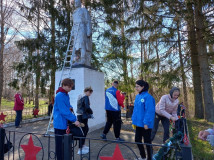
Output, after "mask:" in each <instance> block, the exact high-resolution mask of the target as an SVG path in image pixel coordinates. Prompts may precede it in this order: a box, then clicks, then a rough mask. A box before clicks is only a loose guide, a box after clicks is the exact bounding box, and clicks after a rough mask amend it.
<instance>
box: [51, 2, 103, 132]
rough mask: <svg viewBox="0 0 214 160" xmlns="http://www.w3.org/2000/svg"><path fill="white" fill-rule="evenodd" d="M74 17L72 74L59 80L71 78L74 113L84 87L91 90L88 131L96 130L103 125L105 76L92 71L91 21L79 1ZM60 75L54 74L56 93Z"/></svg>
mask: <svg viewBox="0 0 214 160" xmlns="http://www.w3.org/2000/svg"><path fill="white" fill-rule="evenodd" d="M75 7H76V9H75V11H74V13H73V26H72V32H71V36H72V38H73V41H72V46H73V50H72V58H71V64H72V67H71V70H70V69H67V70H64V72H63V75H62V79H64V78H71V79H73V80H74V84H75V87H74V89H73V90H71V92H69V96H70V103H71V105H72V106H73V108H74V112H75V113H76V109H77V99H78V96H79V95H80V94H82V93H83V91H84V89H85V87H89V86H91V87H92V89H93V90H94V91H93V94H92V95H91V96H90V103H91V105H90V106H91V108H92V110H93V113H94V114H93V115H94V119H89V122H88V124H89V128H90V131H93V130H95V129H99V128H101V127H103V126H104V125H105V109H104V108H105V88H104V74H103V73H102V72H99V71H97V70H96V69H93V68H92V67H91V53H92V27H91V18H90V15H89V12H88V11H87V9H86V8H84V7H81V2H80V0H75ZM61 73H62V71H57V72H56V80H55V89H56V90H57V88H58V85H59V81H60V79H61Z"/></svg>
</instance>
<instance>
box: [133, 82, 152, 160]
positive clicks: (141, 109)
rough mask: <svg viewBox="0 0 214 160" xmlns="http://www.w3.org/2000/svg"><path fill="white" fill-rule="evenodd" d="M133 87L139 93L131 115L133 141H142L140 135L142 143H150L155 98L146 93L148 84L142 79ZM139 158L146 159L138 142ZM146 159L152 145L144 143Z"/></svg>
mask: <svg viewBox="0 0 214 160" xmlns="http://www.w3.org/2000/svg"><path fill="white" fill-rule="evenodd" d="M135 88H136V90H137V92H138V93H139V94H138V95H137V96H136V98H135V102H134V111H133V115H132V124H133V125H134V126H136V132H135V142H138V143H142V137H143V138H144V143H147V144H151V131H152V128H153V125H154V117H155V100H154V98H153V97H152V96H151V95H150V94H149V93H148V90H149V84H148V83H147V82H145V81H143V80H138V81H136V82H135ZM138 148H139V151H140V155H141V158H138V160H142V159H143V160H144V159H146V154H145V150H144V146H143V145H142V144H138ZM146 149H147V159H148V160H152V147H151V146H150V145H146Z"/></svg>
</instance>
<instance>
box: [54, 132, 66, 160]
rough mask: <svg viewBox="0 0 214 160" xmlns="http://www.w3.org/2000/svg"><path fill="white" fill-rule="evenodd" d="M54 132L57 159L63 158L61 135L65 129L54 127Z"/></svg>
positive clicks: (62, 159)
mask: <svg viewBox="0 0 214 160" xmlns="http://www.w3.org/2000/svg"><path fill="white" fill-rule="evenodd" d="M54 133H55V153H56V157H57V160H64V144H63V136H62V135H64V134H66V130H61V129H56V128H54Z"/></svg>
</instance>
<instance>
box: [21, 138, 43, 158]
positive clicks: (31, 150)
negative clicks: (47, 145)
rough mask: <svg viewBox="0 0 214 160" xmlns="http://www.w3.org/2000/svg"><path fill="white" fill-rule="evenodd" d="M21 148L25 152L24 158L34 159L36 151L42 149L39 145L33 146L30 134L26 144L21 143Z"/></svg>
mask: <svg viewBox="0 0 214 160" xmlns="http://www.w3.org/2000/svg"><path fill="white" fill-rule="evenodd" d="M21 147H22V149H23V150H24V152H25V159H24V160H36V155H37V153H38V152H39V151H40V150H41V149H42V148H41V147H38V146H34V144H33V139H32V135H30V138H29V141H28V144H27V145H21Z"/></svg>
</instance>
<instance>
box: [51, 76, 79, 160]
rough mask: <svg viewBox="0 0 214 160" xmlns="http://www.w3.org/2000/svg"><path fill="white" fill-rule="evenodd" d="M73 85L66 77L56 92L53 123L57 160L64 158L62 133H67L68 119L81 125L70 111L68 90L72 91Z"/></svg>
mask: <svg viewBox="0 0 214 160" xmlns="http://www.w3.org/2000/svg"><path fill="white" fill-rule="evenodd" d="M73 86H74V83H73V81H72V80H71V79H69V78H66V79H64V80H63V81H62V87H59V89H58V90H57V92H56V98H55V103H54V111H53V117H54V120H53V125H54V132H55V149H56V157H57V160H64V158H63V155H64V153H63V138H62V136H61V135H64V134H66V129H67V121H68V120H69V121H71V122H73V123H74V124H75V125H76V126H78V127H79V126H80V123H79V121H77V118H76V116H75V115H74V114H72V113H71V111H70V109H73V107H72V106H71V105H70V100H69V95H68V92H70V91H71V89H72V87H73Z"/></svg>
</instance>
